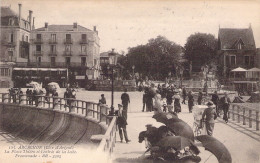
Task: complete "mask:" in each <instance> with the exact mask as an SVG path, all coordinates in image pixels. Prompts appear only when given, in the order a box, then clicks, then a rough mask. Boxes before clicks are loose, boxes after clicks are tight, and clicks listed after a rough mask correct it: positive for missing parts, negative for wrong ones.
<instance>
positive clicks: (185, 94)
mask: <svg viewBox="0 0 260 163" xmlns="http://www.w3.org/2000/svg"><path fill="white" fill-rule="evenodd" d="M186 97H187V91H186V87H183V88H182V98H183V100H182V104H186V103H185V100H186Z"/></svg>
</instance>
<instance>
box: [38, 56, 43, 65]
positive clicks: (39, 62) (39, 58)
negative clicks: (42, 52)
mask: <svg viewBox="0 0 260 163" xmlns="http://www.w3.org/2000/svg"><path fill="white" fill-rule="evenodd" d="M37 62H38V64H39V65H40V64H41V62H42V57H38V58H37Z"/></svg>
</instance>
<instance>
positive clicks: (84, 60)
mask: <svg viewBox="0 0 260 163" xmlns="http://www.w3.org/2000/svg"><path fill="white" fill-rule="evenodd" d="M81 66H86V57H81Z"/></svg>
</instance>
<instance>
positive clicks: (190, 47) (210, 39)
mask: <svg viewBox="0 0 260 163" xmlns="http://www.w3.org/2000/svg"><path fill="white" fill-rule="evenodd" d="M184 49H185V57H186V59H187V60H188V61H189V62H192V71H195V72H199V71H200V70H201V66H204V65H207V64H210V63H211V62H214V61H215V59H216V50H217V39H216V38H215V37H214V36H213V35H212V34H206V33H195V34H192V35H190V36H189V37H188V39H187V42H186V44H185V46H184Z"/></svg>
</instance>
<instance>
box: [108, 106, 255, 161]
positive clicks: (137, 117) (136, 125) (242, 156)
mask: <svg viewBox="0 0 260 163" xmlns="http://www.w3.org/2000/svg"><path fill="white" fill-rule="evenodd" d="M182 111H183V112H182V113H180V114H179V118H181V119H182V120H184V121H186V122H187V123H188V124H189V125H190V126H192V124H193V115H192V114H190V113H188V108H187V105H182ZM152 115H153V113H152V112H151V113H150V112H149V113H147V112H144V113H143V112H139V113H128V124H129V125H128V126H127V131H128V136H129V139H131V142H130V143H129V144H126V143H121V142H120V138H119V134H117V144H116V147H115V150H114V156H113V157H114V161H115V162H144V161H140V160H142V158H143V156H142V155H143V153H144V151H145V150H146V149H145V144H144V142H143V143H142V144H140V143H138V135H139V132H141V131H144V130H146V128H145V125H146V124H153V125H154V126H156V127H159V126H161V125H163V124H162V123H158V122H156V121H155V119H153V118H152ZM251 135H254V136H251ZM213 136H214V137H216V138H217V139H218V140H220V141H221V142H222V143H224V144H225V146H226V147H227V148H228V150H229V151H230V153H231V156H232V159H233V162H234V163H246V162H248V163H259V162H260V135H258V134H257V133H256V134H252V133H251V132H250V131H249V130H248V129H246V128H242V127H239V126H237V125H235V124H234V123H232V122H231V123H228V124H226V123H223V121H222V120H221V119H219V120H217V121H216V124H215V129H214V134H213ZM199 149H200V150H201V154H200V157H201V158H202V161H201V162H208V163H214V162H218V161H217V159H216V158H215V156H214V155H212V154H211V153H210V152H208V151H205V150H204V148H203V147H200V148H199ZM145 162H149V161H145Z"/></svg>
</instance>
